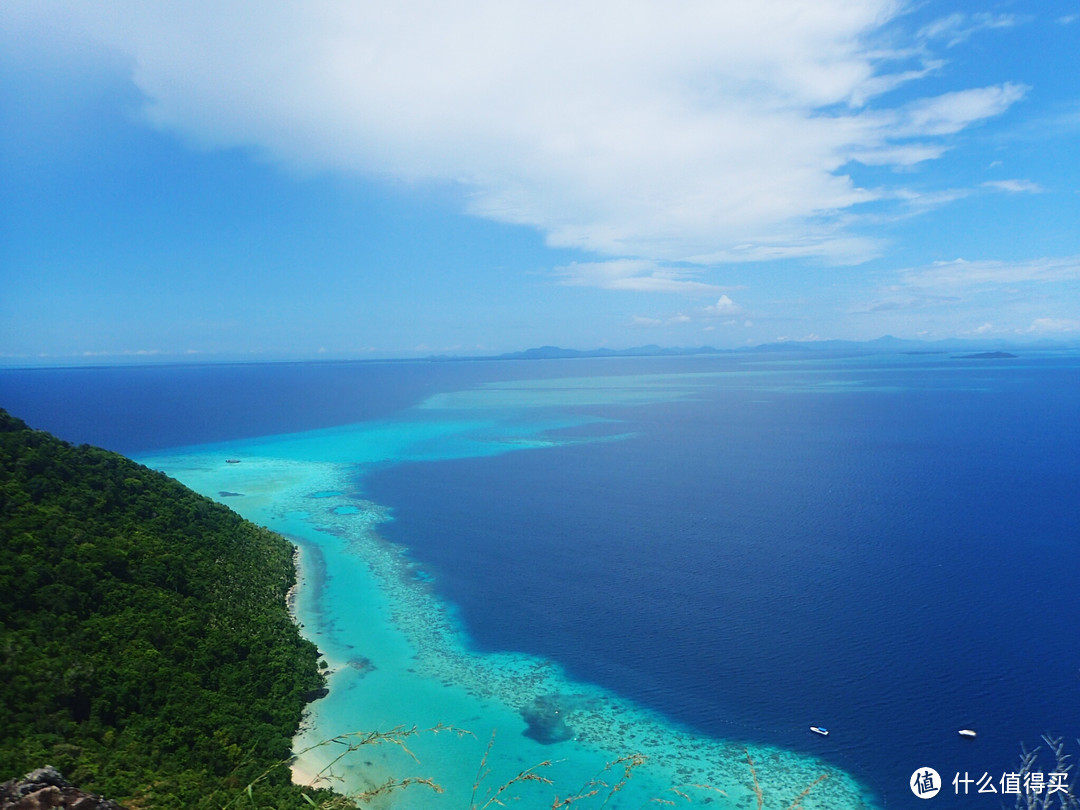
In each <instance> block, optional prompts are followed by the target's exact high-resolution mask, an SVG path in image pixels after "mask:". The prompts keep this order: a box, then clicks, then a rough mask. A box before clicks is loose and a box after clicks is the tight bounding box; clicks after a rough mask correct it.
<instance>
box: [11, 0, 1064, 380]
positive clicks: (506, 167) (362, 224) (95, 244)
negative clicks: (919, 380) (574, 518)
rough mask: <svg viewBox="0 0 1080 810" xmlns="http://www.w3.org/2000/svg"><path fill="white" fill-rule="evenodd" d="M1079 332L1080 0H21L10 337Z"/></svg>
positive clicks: (398, 346)
mask: <svg viewBox="0 0 1080 810" xmlns="http://www.w3.org/2000/svg"><path fill="white" fill-rule="evenodd" d="M886 334H889V335H894V336H897V337H902V338H911V339H923V340H939V339H946V338H980V339H985V340H987V341H1007V342H1019V343H1023V342H1028V341H1036V340H1044V339H1051V340H1061V341H1066V342H1070V343H1074V344H1080V0H1042V1H1041V2H1039V3H1031V2H1025V3H1017V2H990V1H989V0H988V1H987V2H968V1H967V0H919V2H903V1H902V0H814V2H812V3H811V2H807V0H705V1H703V2H697V1H696V0H686V1H685V2H680V3H670V2H664V3H661V2H652V0H620V2H606V1H604V2H600V1H595V0H573V2H564V1H563V0H545V1H544V2H529V0H521V2H514V1H513V0H490V1H479V0H478V1H476V2H473V1H472V0H460V1H458V2H444V3H434V2H417V1H415V0H394V2H363V3H361V2H342V1H338V0H335V1H332V2H328V1H327V0H310V1H309V2H305V3H282V2H267V0H224V2H223V1H222V0H215V2H202V0H182V2H173V0H154V1H153V2H145V0H133V1H132V2H127V1H126V0H101V2H93V3H91V2H85V0H84V1H83V2H66V1H65V0H55V1H51V2H48V3H42V2H39V0H4V2H3V3H2V4H0V363H5V364H20V363H38V362H44V363H68V362H75V361H77V360H81V361H101V362H108V361H109V360H112V359H117V358H127V359H175V358H187V359H206V360H215V359H260V358H264V359H282V358H285V359H290V358H291V359H315V358H320V357H321V358H349V357H371V358H383V357H414V356H425V355H429V354H460V355H469V354H490V353H498V352H504V351H516V350H520V349H524V348H528V347H530V346H540V345H559V346H565V347H572V348H578V349H591V348H598V347H610V348H625V347H630V346H638V345H644V344H660V345H664V346H700V345H711V346H715V347H718V348H737V347H740V346H747V345H756V344H759V343H766V342H772V341H778V340H781V341H782V340H806V341H810V340H828V339H845V340H871V339H875V338H878V337H880V336H882V335H886Z"/></svg>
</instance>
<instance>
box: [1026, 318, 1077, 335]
mask: <svg viewBox="0 0 1080 810" xmlns="http://www.w3.org/2000/svg"><path fill="white" fill-rule="evenodd" d="M1021 331H1023V332H1025V333H1027V334H1044V335H1046V334H1063V333H1067V332H1080V321H1078V320H1076V319H1075V318H1036V319H1035V320H1033V321H1032V322H1031V326H1029V327H1028V328H1027V329H1024V330H1021Z"/></svg>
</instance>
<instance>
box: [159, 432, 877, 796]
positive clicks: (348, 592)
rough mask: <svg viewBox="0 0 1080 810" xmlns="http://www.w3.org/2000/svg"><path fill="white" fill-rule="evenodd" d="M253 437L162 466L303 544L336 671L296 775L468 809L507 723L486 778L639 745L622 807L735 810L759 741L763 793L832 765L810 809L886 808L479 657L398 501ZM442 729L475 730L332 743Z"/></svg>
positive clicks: (801, 762)
mask: <svg viewBox="0 0 1080 810" xmlns="http://www.w3.org/2000/svg"><path fill="white" fill-rule="evenodd" d="M249 448H250V455H246V456H245V458H246V461H247V462H248V463H246V464H245V465H243V466H242V468H241V467H237V466H233V467H229V468H226V467H225V465H224V463H223V462H222V461H221V460H220V459H218V458H217V457H216V454H215V456H209V455H206V454H203V453H191V452H190V451H189V452H188V453H182V454H180V455H179V456H176V457H173V458H171V459H170V460H169V462H168V463H167V464H166V465H165V466H167V467H169V468H171V469H172V470H176V471H177V472H178V473H179V475H178V476H177V477H180V478H181V479H182V480H183V479H187V480H186V482H190V483H189V485H194V487H193V488H196V489H201V490H203V491H209V492H211V493H213V492H217V491H219V490H223V489H225V490H228V491H237V490H240V491H244V492H245V493H246V494H248V495H249V497H248V498H245V499H244V500H243V501H240V500H239V499H237V500H236V501H233V502H230V506H233V507H234V508H235V507H237V506H240V507H242V508H243V510H244V512H245V513H246V514H245V515H244V516H245V517H248V518H249V519H252V520H254V521H256V522H258V523H261V524H262V525H266V526H268V527H269V528H271V529H272V530H274V531H276V532H278V533H280V534H282V535H284V536H285V537H287V538H290V540H291V541H292V542H293V543H294V546H295V547H296V551H295V552H294V563H295V565H296V566H297V577H296V582H295V585H294V587H293V588H290V591H289V603H290V611H291V613H292V615H293V620H294V621H295V622H296V623H297V625H298V626H299V627H300V629H301V633H302V634H303V635H304V637H305V638H308V639H309V640H311V641H312V642H313V643H315V644H316V645H317V647H318V650H319V652H320V655H321V657H322V658H324V659H326V661H327V663H328V665H330V668H329V669H327V670H324V674H325V675H326V679H327V680H326V687H327V688H328V689H329V693H328V695H327V696H325V697H323V698H321V699H318V700H315V701H312V702H311V703H309V704H308V705H307V707H306V709H305V711H304V714H303V717H302V719H301V723H300V726H299V727H298V729H297V733H296V735H295V736H294V738H293V750H294V751H300V752H301V753H300V754H299V755H298V756H297V757H296V758H295V759H294V760H293V762H292V763H291V773H292V778H293V781H294V783H296V784H304V785H310V784H311V783H312V782H313V781H314V782H316V783H317V786H323V787H327V788H330V789H336V790H337V791H338V792H341V793H344V794H348V793H355V792H357V791H363V790H368V789H371V788H373V787H375V786H377V785H379V784H382V783H383V782H385V781H386V779H387V778H389V777H391V776H392V777H396V778H403V777H413V776H418V777H421V778H424V777H432V778H434V779H435V781H437V782H439V783H440V784H442V785H443V786H444V787H445V789H446V792H445V793H444V794H441V795H433V794H429V793H423V794H421V793H420V789H417V790H414V791H412V792H406V793H402V794H395V807H399V808H402V809H403V810H405V809H406V808H411V807H416V808H421V807H422V808H428V807H431V808H443V807H446V808H448V807H454V806H459V805H460V803H461V800H462V799H463V798H464V799H467V798H468V796H469V794H470V790H471V788H472V786H473V783H474V781H475V775H476V772H477V766H478V764H479V763H480V762H481V761H482V760H483V757H484V756H485V754H484V744H485V743H486V742H487V740H488V738H489V736H490V734H491V731H492V729H497V730H498V733H499V736H498V740H497V742H496V744H495V747H494V748H493V749H492V751H491V757H490V759H489V760H487V761H486V762H487V767H488V768H489V769H490V770H491V773H492V775H491V777H490V782H489V783H488V784H493V785H498V784H501V783H503V782H504V781H506V780H508V779H511V778H513V776H514V775H515V774H517V773H519V772H521V770H522V769H523V768H530V767H533V766H535V765H536V764H537V763H541V762H546V761H551V762H553V763H554V764H553V765H552V767H551V769H550V770H549V771H546V773H547V774H548V775H549V776H550V777H551V778H552V779H554V780H555V782H556V784H557V785H558V789H559V790H560V792H565V791H566V789H567V788H570V789H573V786H575V785H583V784H589V783H590V780H592V779H594V778H596V775H597V774H600V773H603V770H604V767H605V765H606V764H608V763H611V762H613V761H616V760H617V759H618V758H619V757H621V756H625V755H634V754H641V755H644V756H645V757H646V758H647V760H646V761H645V763H644V764H643V765H641V766H640V767H638V768H636V769H635V777H634V779H633V780H632V782H630V783H628V784H627V785H626V787H625V789H624V790H623V791H621V792H620V794H619V796H618V799H617V800H616V801H613V803H612V807H630V806H637V805H640V804H642V803H647V802H648V801H650V800H652V799H654V798H656V797H658V796H662V795H665V793H666V792H670V791H671V790H686V789H687V788H688V787H691V786H701V785H710V786H712V788H711V790H712V791H714V793H713V794H710V797H711V798H714V800H715V801H716V802H717V804H716V806H718V807H721V808H727V807H730V808H735V807H737V806H738V805H739V801H740V800H743V801H751V802H752V801H753V800H754V793H753V789H752V787H751V786H750V784H749V782H750V779H749V771H748V768H747V754H748V753H749V754H752V756H753V760H754V767H755V769H756V778H759V779H760V780H761V784H762V787H763V789H764V791H765V794H766V797H769V796H774V797H776V798H775V800H783V802H784V804H785V805H786V804H787V803H788V802H790V800H791V799H792V798H794V797H795V796H797V795H798V794H799V792H800V790H802V789H804V788H806V787H807V785H809V784H810V783H811V782H814V784H817V782H815V781H814V780H815V778H817V779H820V776H821V774H826V775H827V776H828V777H830V778H827V779H825V782H824V784H822V785H820V786H818V787H815V788H814V789H813V791H812V792H811V793H810V794H809V795H808V796H806V797H805V798H804V799H803V806H805V807H806V808H807V810H813V809H814V808H818V809H819V810H824V809H825V808H834V807H845V808H851V809H852V810H855V808H875V807H878V806H879V804H878V802H877V801H875V800H874V799H875V798H876V797H874V794H873V791H872V789H871V787H870V785H868V784H865V783H860V782H859V781H858V780H856V779H855V777H854V776H853V775H851V774H850V773H848V772H846V771H843V770H841V769H840V768H839V767H837V766H834V765H832V764H831V763H828V762H825V761H823V760H821V759H818V758H816V757H812V756H810V755H806V754H800V753H797V752H795V751H791V750H787V749H782V748H777V747H773V746H761V745H748V744H743V743H742V742H741V741H738V740H729V739H720V738H712V737H703V736H701V735H698V734H694V733H691V732H689V731H688V730H687V729H684V728H681V727H680V726H678V725H676V724H673V723H671V722H670V721H669V720H666V719H665V718H663V717H661V716H659V715H656V714H655V713H654V712H651V711H649V710H648V709H646V708H644V707H640V706H637V705H633V704H630V703H629V702H628V701H626V700H624V699H621V698H619V697H618V696H617V695H615V694H611V693H608V692H606V691H604V690H602V689H601V688H599V687H596V686H595V685H590V684H584V683H577V682H574V681H572V680H570V679H569V678H568V677H567V676H566V675H565V673H564V672H563V671H562V670H561V668H560V667H559V666H558V665H557V664H554V663H553V662H550V661H543V660H541V659H538V658H536V657H533V656H528V655H524V654H513V653H496V654H478V653H475V652H474V651H472V650H470V649H469V647H468V643H467V637H465V636H463V632H464V629H463V628H460V627H459V626H458V624H457V622H456V620H455V617H454V615H453V609H452V606H448V605H445V604H442V603H440V602H439V600H438V598H437V596H436V595H435V593H434V591H433V589H432V588H431V587H430V585H428V584H426V583H425V582H424V581H423V580H422V579H421V578H418V576H417V574H418V570H419V569H420V566H419V565H418V564H417V563H416V562H414V561H413V560H411V559H410V558H409V557H408V555H407V550H405V549H401V548H398V547H396V546H393V545H392V544H390V543H388V542H387V541H386V540H385V539H383V538H382V537H381V535H380V534H379V532H378V526H379V524H380V523H382V522H384V521H385V520H387V519H389V510H387V509H386V508H385V507H383V506H381V505H379V504H374V503H371V502H369V501H366V500H363V499H361V498H358V497H356V496H355V495H354V494H353V493H354V492H355V485H354V482H353V480H352V476H353V475H355V467H352V466H350V465H345V464H340V463H334V462H329V463H328V462H317V461H314V462H313V461H300V460H299V459H293V458H285V459H283V458H280V457H278V456H277V455H276V454H275V453H273V450H272V448H271V447H258V446H257V445H256V446H251V445H249ZM267 450H270V451H271V452H270V453H267V452H266V451H267ZM260 451H261V452H260ZM537 712H539V713H540V715H541V722H542V723H543V722H546V720H550V719H551V717H552V716H554V715H558V717H559V719H558V720H557V722H556V731H560V732H561V724H563V723H565V726H566V727H567V728H569V729H570V730H571V733H570V734H561V733H560V734H557V735H556V736H555V737H552V738H551V739H548V740H543V739H540V740H538V739H536V738H533V737H531V736H530V734H529V733H528V732H529V729H528V725H529V719H528V715H529V714H530V713H532V714H533V715H534V717H535V714H536V713H537ZM545 714H547V717H546V719H545V717H544V716H543V715H545ZM440 725H441V726H442V727H444V728H445V726H446V725H450V726H453V727H455V728H463V729H468V730H469V731H470V732H472V734H471V735H469V736H468V737H464V738H462V737H457V738H456V741H454V742H452V743H451V742H450V741H448V740H447V739H446V737H447V736H448V735H445V734H439V735H438V737H439V739H438V740H435V739H434V737H436V733H435V732H432V733H430V734H428V733H425V734H420V735H419V736H412V737H410V738H409V739H408V745H409V751H410V752H413V753H415V759H410V758H408V757H406V756H404V755H402V753H401V750H400V747H399V746H397V745H372V746H371V747H365V748H364V749H363V752H362V753H360V754H356V755H351V756H350V757H348V758H346V759H342V760H339V759H338V757H339V755H340V754H341V753H342V752H343V749H338V748H337V747H336V746H324V745H322V743H324V742H325V741H327V740H330V739H333V738H335V737H339V736H342V735H349V734H356V733H357V732H364V733H366V732H383V733H386V732H389V731H392V730H394V729H397V730H402V729H404V730H406V731H408V729H409V727H413V726H415V727H416V728H426V729H429V730H431V729H435V728H439V727H440ZM449 736H453V735H449ZM417 761H418V762H419V764H418V762H417ZM432 770H434V771H435V772H434V773H432ZM320 774H321V775H320ZM616 776H617V775H616V774H611V778H615V777H616ZM529 787H533V788H535V785H534V786H529ZM715 791H721V792H723V794H724V797H723V798H721V797H720V796H719V794H716V793H715ZM523 794H527V791H525V790H523ZM522 798H523V799H527V798H528V796H527V795H523V797H522Z"/></svg>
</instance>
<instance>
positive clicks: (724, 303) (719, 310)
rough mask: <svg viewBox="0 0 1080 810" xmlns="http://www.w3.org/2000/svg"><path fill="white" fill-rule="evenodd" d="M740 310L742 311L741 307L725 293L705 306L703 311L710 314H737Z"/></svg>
mask: <svg viewBox="0 0 1080 810" xmlns="http://www.w3.org/2000/svg"><path fill="white" fill-rule="evenodd" d="M740 312H742V308H741V307H739V305H738V304H736V303H735V302H734V301H732V300H731V298H729V297H728V296H727V295H721V296H720V298H719V299H718V300H717V302H716V303H715V304H713V305H712V306H708V307H705V313H706V314H707V315H710V316H719V315H724V316H730V315H737V314H738V313H740Z"/></svg>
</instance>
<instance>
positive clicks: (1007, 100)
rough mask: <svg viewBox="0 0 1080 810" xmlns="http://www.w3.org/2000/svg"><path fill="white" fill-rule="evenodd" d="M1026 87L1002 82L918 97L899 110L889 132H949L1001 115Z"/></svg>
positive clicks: (925, 134) (949, 133) (920, 133)
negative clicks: (898, 119) (896, 125)
mask: <svg viewBox="0 0 1080 810" xmlns="http://www.w3.org/2000/svg"><path fill="white" fill-rule="evenodd" d="M1029 89H1030V88H1028V87H1027V86H1026V85H1023V84H1015V83H1013V82H1006V83H1005V84H1002V85H994V86H991V87H979V88H975V89H972V90H959V91H957V92H955V93H945V94H944V95H940V96H936V97H934V98H927V99H922V100H921V101H918V102H915V103H913V104H911V105H910V106H909V107H908V108H907V109H906V110H904V111H903V116H902V120H901V122H900V126H899V129H898V130H896V131H894V133H893V134H894V135H904V134H910V135H912V136H919V137H926V136H931V135H952V134H954V133H957V132H959V131H960V130H962V129H964V128H965V127H968V126H971V125H972V124H975V123H978V122H980V121H984V120H986V119H987V118H992V117H994V116H996V115H1001V114H1002V113H1003V112H1005V110H1007V109H1008V108H1009V107H1010V106H1012V105H1013V104H1014V103H1016V102H1017V101H1019V100H1020V99H1022V98H1023V97H1024V95H1025V94H1026V93H1027V91H1028V90H1029Z"/></svg>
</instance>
